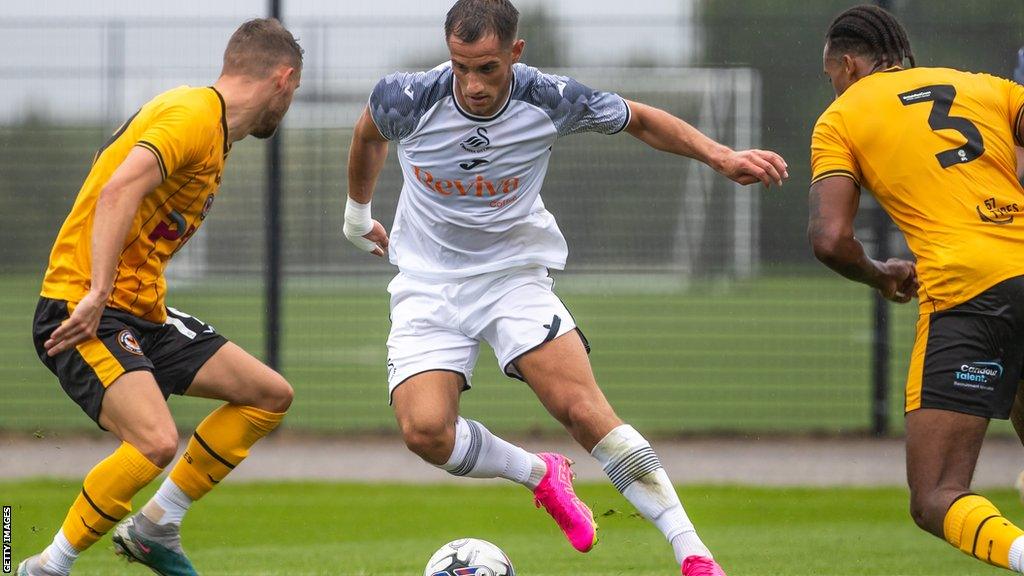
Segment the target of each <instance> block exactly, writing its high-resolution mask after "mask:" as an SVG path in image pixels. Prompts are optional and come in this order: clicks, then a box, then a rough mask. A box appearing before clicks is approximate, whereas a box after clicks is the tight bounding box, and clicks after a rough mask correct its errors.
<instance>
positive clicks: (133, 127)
mask: <svg viewBox="0 0 1024 576" xmlns="http://www.w3.org/2000/svg"><path fill="white" fill-rule="evenodd" d="M301 70H302V49H301V48H300V47H299V45H298V43H297V42H296V40H295V38H294V37H293V36H292V34H291V33H290V32H289V31H288V30H286V29H285V28H284V27H283V26H282V25H281V23H280V22H278V21H277V20H273V19H258V20H251V21H249V22H246V23H245V24H243V25H242V26H241V27H239V28H238V30H237V31H235V33H234V34H233V35H232V37H231V39H230V40H229V42H228V45H227V48H226V50H225V52H224V66H223V69H222V72H221V76H220V78H218V80H217V82H216V83H214V85H213V86H207V87H199V88H195V87H189V86H182V87H179V88H175V89H173V90H170V91H168V92H165V93H163V94H161V95H159V96H157V97H156V98H154V99H153V100H150V101H149V102H148V103H146V104H145V105H144V106H143V107H142V108H141V109H140V110H139V111H138V112H136V113H135V115H133V116H132V117H131V118H129V119H128V120H127V121H126V122H125V123H124V124H123V125H122V126H121V127H120V128H119V129H118V130H117V131H116V132H115V133H114V134H113V136H111V138H110V140H108V141H107V143H106V144H104V145H103V146H102V147H101V148H100V149H99V151H98V152H97V153H96V156H95V158H94V161H93V165H92V169H91V170H90V172H89V175H88V176H87V178H86V180H85V183H84V184H83V186H82V189H81V191H80V192H79V193H78V197H77V199H76V200H75V204H74V207H73V208H72V209H71V214H70V215H69V216H68V218H67V220H65V222H64V225H63V226H62V227H61V229H60V233H59V234H58V236H57V240H56V242H55V243H54V246H53V251H52V252H51V254H50V262H49V266H48V268H47V270H46V276H45V278H44V280H43V287H42V292H41V298H40V300H39V305H38V307H37V308H36V313H35V319H34V323H33V330H32V332H33V334H32V335H33V339H34V341H35V344H36V350H37V351H38V353H39V357H40V358H41V359H42V361H43V362H44V363H45V364H46V366H47V367H48V368H50V370H51V371H53V373H54V374H55V375H56V376H57V378H58V379H59V380H60V384H61V386H62V387H63V388H64V391H65V392H67V394H68V395H69V396H70V397H71V398H72V399H73V400H74V401H75V402H77V403H78V404H79V406H81V408H82V410H84V411H85V413H86V414H88V415H89V417H90V418H92V419H93V420H94V421H95V422H96V423H97V424H98V425H99V426H100V427H101V428H102V429H104V430H108V431H110V432H111V433H113V434H114V435H115V436H117V438H119V439H120V440H121V441H122V443H121V445H120V447H119V448H118V449H117V450H115V451H114V453H113V454H111V455H110V456H109V457H108V458H106V459H105V460H103V461H102V462H100V463H99V464H97V465H96V467H95V468H93V469H92V470H91V471H90V472H89V473H88V475H86V477H85V480H84V482H83V486H82V490H81V492H80V493H79V495H78V497H77V499H76V500H75V502H74V504H72V506H71V509H70V510H69V511H68V514H67V517H66V518H65V520H64V523H63V525H62V526H61V529H60V530H59V531H58V532H57V534H56V536H55V537H54V540H53V543H52V544H51V545H50V546H49V547H47V548H46V549H45V550H44V551H43V552H42V553H40V554H37V555H35V556H32V557H31V558H29V559H27V560H25V561H24V562H22V563H21V564H20V565H19V566H18V574H19V575H20V576H40V575H41V576H61V575H66V574H68V573H70V571H71V567H72V564H73V562H74V560H75V559H76V558H77V556H78V554H79V553H80V552H82V551H83V550H85V549H86V548H88V547H89V546H91V545H92V544H94V543H96V541H97V540H99V539H100V538H101V537H102V536H103V535H104V534H105V533H107V532H108V531H109V530H110V529H111V528H113V527H114V525H115V524H116V523H117V522H118V521H120V520H121V519H122V518H124V517H125V516H127V515H128V513H129V512H130V511H131V499H132V497H133V496H134V495H135V493H136V492H138V491H139V490H140V489H142V487H144V486H145V485H146V484H148V483H149V482H150V481H151V480H153V479H154V478H155V477H156V476H157V475H158V474H159V473H160V471H161V470H163V468H164V467H165V466H167V465H168V464H170V462H171V460H172V459H173V458H174V455H175V452H176V451H177V447H178V433H177V429H176V428H175V424H174V421H173V420H172V419H171V414H170V412H169V411H168V407H167V404H166V398H167V397H168V396H169V395H170V394H188V395H190V396H200V397H204V398H212V399H215V400H221V401H225V402H226V404H223V405H222V406H220V407H219V408H217V409H216V410H214V411H213V413H211V414H210V415H209V416H208V417H207V418H206V419H205V420H203V422H202V423H201V424H199V426H198V427H197V428H196V430H195V433H194V434H193V435H192V438H191V439H190V441H189V443H188V447H187V448H186V451H185V453H184V454H183V455H182V457H181V459H179V460H178V462H177V464H175V466H174V467H173V468H172V470H171V472H170V475H169V476H168V477H167V479H166V480H165V481H164V482H163V484H162V485H161V486H160V488H159V490H158V491H157V493H156V494H155V495H154V497H153V498H152V499H151V500H150V501H149V502H148V503H147V504H146V505H145V506H144V507H143V508H142V510H141V512H140V513H138V514H135V515H134V516H131V517H130V518H128V519H127V520H125V522H123V523H121V524H120V525H119V526H118V527H117V529H116V530H115V532H114V536H113V541H114V548H115V551H116V552H117V553H118V554H121V555H124V556H126V557H128V558H129V559H130V560H135V561H138V562H141V563H143V564H145V565H146V566H149V567H150V568H152V569H153V570H154V571H155V572H157V573H158V574H163V575H168V576H170V575H174V576H179V575H180V576H187V575H192V574H195V573H196V571H195V569H194V567H193V566H192V564H191V562H190V561H189V560H188V558H187V557H186V556H185V554H184V552H183V551H182V549H181V544H180V538H179V527H180V524H181V520H182V517H183V516H184V514H185V512H186V511H187V510H188V508H189V506H190V505H191V504H192V502H193V501H195V500H197V499H199V498H201V497H202V496H204V495H205V494H206V493H207V492H209V491H210V490H211V489H212V488H213V487H214V486H215V485H216V484H217V483H218V482H220V481H221V480H222V479H223V478H224V477H225V476H226V475H227V474H228V473H229V472H230V471H231V469H233V468H234V467H235V466H237V465H238V464H239V463H240V462H241V460H242V459H243V458H245V456H246V455H247V454H248V451H249V448H250V447H251V446H252V445H253V444H254V443H255V442H256V441H257V440H259V439H260V438H262V437H263V436H265V435H266V434H267V433H269V432H270V431H271V430H273V429H274V428H275V427H276V426H277V425H278V423H279V422H280V421H281V419H282V418H283V417H284V413H285V411H286V410H287V409H288V407H289V405H290V404H291V399H292V389H291V386H289V385H288V382H286V381H285V380H284V378H282V377H281V376H280V375H279V374H277V373H276V372H274V371H273V370H271V369H270V368H268V367H267V366H265V365H263V364H262V363H261V362H259V361H258V360H256V359H255V358H253V357H252V356H250V355H249V354H247V353H246V352H244V351H243V350H242V349H241V348H239V347H238V346H236V345H234V344H232V343H230V342H228V341H227V340H226V339H225V338H224V337H223V336H221V335H219V334H217V332H216V331H215V330H214V329H213V327H212V326H210V325H209V324H205V323H203V322H202V321H200V320H198V319H196V318H193V317H191V316H189V315H188V314H185V313H183V312H180V311H178V310H175V309H174V308H171V307H168V306H167V305H166V304H165V302H164V296H165V293H166V283H165V280H164V275H163V272H164V269H165V267H166V265H167V262H168V260H170V258H171V257H172V256H173V255H174V254H175V253H176V252H177V251H178V250H179V249H181V247H182V246H183V245H184V244H185V242H187V241H188V239H189V238H191V237H192V235H193V234H194V233H195V232H196V230H197V229H198V228H199V226H200V225H201V224H202V223H203V221H204V220H205V219H206V217H207V215H208V213H209V211H210V209H211V207H212V206H213V204H214V200H215V198H216V196H217V189H218V187H219V185H220V180H221V172H222V171H223V168H224V162H225V160H226V159H227V156H228V153H229V151H230V149H231V144H232V143H233V142H236V141H238V140H241V139H243V138H245V137H246V136H248V135H250V134H252V135H253V136H256V137H257V138H268V137H270V136H271V135H272V134H273V133H274V132H275V130H276V129H277V126H278V124H279V123H280V121H281V119H282V118H283V117H284V115H285V113H286V112H287V111H288V107H289V106H290V104H291V101H292V96H293V94H294V92H295V90H296V89H297V88H298V85H299V76H300V74H301Z"/></svg>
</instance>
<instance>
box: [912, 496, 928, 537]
mask: <svg viewBox="0 0 1024 576" xmlns="http://www.w3.org/2000/svg"><path fill="white" fill-rule="evenodd" d="M910 517H911V518H913V519H914V524H917V527H918V528H921V529H922V530H927V529H928V527H927V526H928V521H927V509H926V507H925V505H924V503H922V502H921V500H920V499H919V498H911V499H910Z"/></svg>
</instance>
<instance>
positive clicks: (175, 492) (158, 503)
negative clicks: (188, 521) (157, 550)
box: [142, 477, 192, 526]
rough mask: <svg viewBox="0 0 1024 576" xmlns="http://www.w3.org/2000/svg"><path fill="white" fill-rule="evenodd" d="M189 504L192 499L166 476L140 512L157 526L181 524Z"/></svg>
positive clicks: (190, 504)
mask: <svg viewBox="0 0 1024 576" xmlns="http://www.w3.org/2000/svg"><path fill="white" fill-rule="evenodd" d="M189 506H192V499H191V498H189V497H188V494H185V493H184V492H183V491H182V490H181V488H178V485H177V484H175V483H174V482H172V481H171V478H170V477H167V478H164V481H163V483H162V484H160V488H159V489H158V490H157V491H156V494H154V495H153V497H152V498H150V500H149V502H146V505H145V506H143V507H142V514H143V515H144V516H145V517H146V518H148V519H149V521H150V522H152V523H154V524H156V525H158V526H163V525H164V524H181V520H182V518H184V517H185V512H188V509H189Z"/></svg>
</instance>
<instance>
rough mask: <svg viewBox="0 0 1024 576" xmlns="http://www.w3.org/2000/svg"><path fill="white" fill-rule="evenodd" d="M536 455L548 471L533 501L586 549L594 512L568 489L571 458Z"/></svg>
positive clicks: (591, 541) (593, 531)
mask: <svg viewBox="0 0 1024 576" xmlns="http://www.w3.org/2000/svg"><path fill="white" fill-rule="evenodd" d="M537 456H540V458H541V460H543V461H544V463H545V464H547V466H548V471H547V473H546V474H544V478H542V479H541V481H540V484H538V485H537V489H536V490H534V491H533V497H534V503H535V504H536V505H537V507H538V508H540V507H541V506H544V509H545V510H547V511H548V514H550V515H551V517H552V518H554V519H555V522H556V523H557V524H558V527H559V528H561V529H562V532H563V533H564V534H565V537H566V538H568V539H569V543H570V544H572V547H573V548H575V549H577V550H579V551H580V552H589V551H590V549H591V548H593V547H594V545H595V544H597V523H596V522H594V513H593V512H591V511H590V508H588V507H587V505H586V504H584V503H583V502H581V501H580V499H579V498H577V497H576V492H574V491H573V489H572V479H573V477H574V474H573V473H572V470H570V469H569V466H572V460H569V459H568V458H566V457H565V456H562V455H561V454H552V453H550V452H542V453H540V454H537ZM694 574H697V572H695V573H694ZM709 574H710V573H709Z"/></svg>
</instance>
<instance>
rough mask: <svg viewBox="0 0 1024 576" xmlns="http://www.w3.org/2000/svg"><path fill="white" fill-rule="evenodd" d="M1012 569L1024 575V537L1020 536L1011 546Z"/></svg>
mask: <svg viewBox="0 0 1024 576" xmlns="http://www.w3.org/2000/svg"><path fill="white" fill-rule="evenodd" d="M1010 569H1011V570H1013V571H1014V572H1019V573H1022V574H1024V536H1018V537H1017V539H1016V540H1014V541H1013V544H1010Z"/></svg>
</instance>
